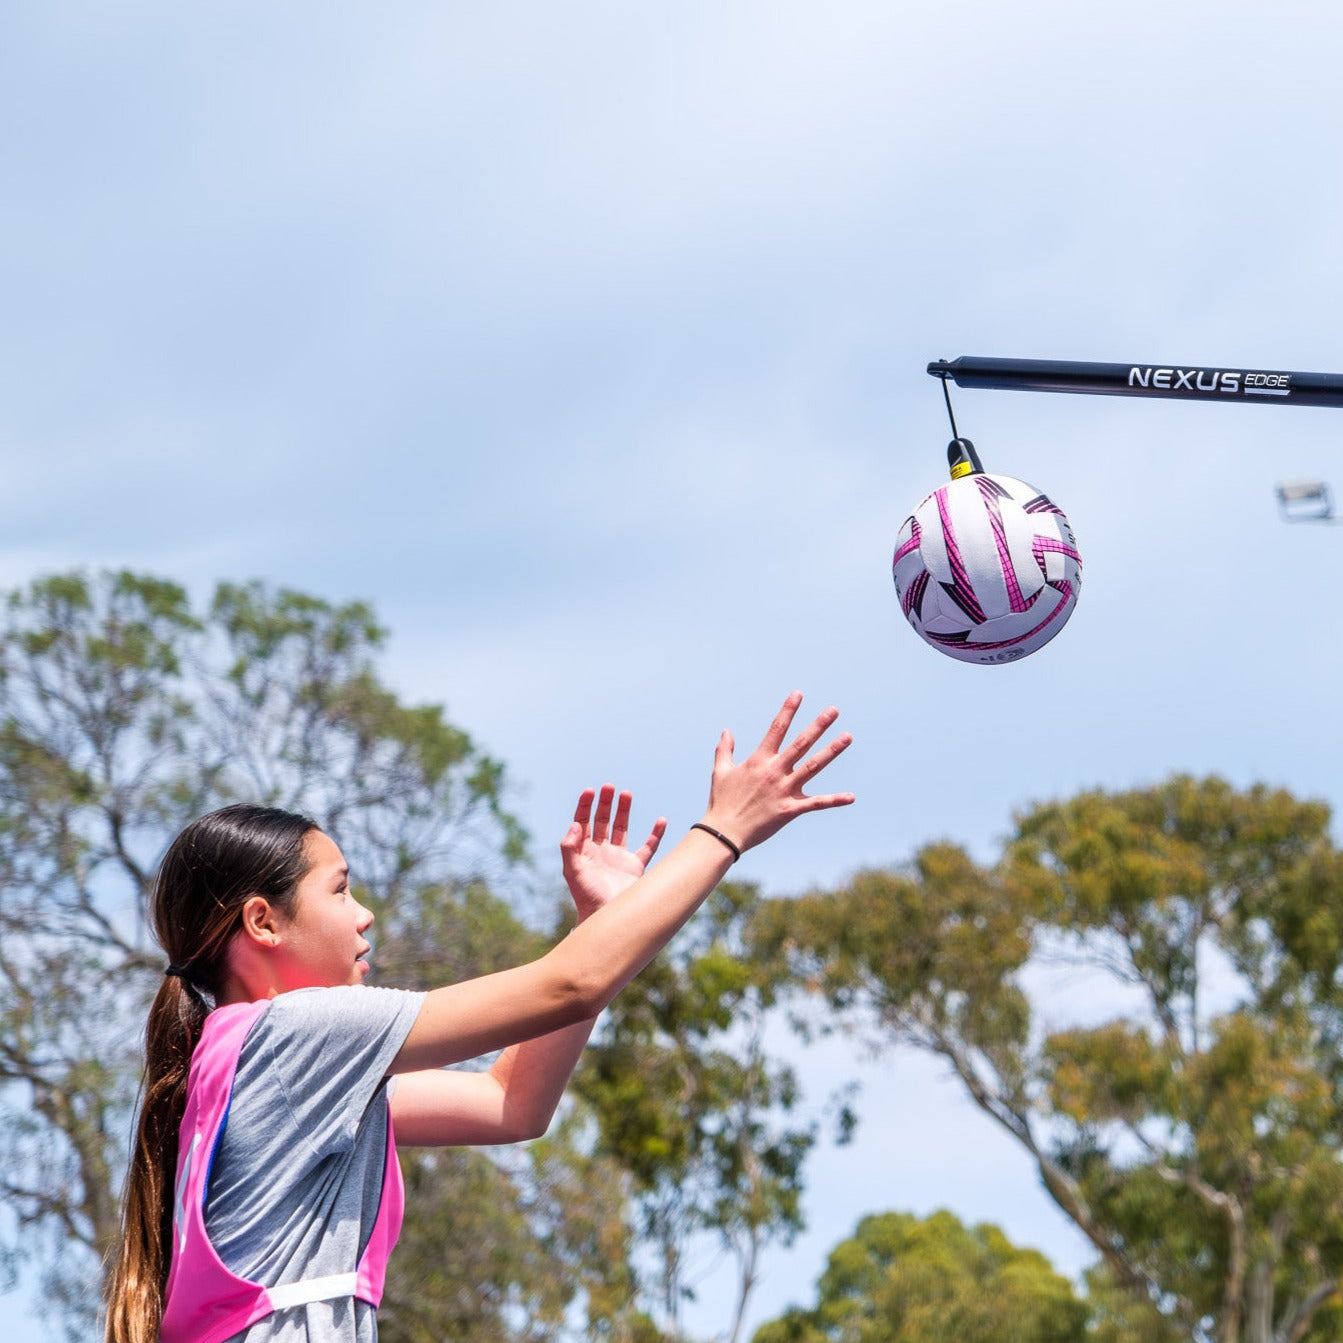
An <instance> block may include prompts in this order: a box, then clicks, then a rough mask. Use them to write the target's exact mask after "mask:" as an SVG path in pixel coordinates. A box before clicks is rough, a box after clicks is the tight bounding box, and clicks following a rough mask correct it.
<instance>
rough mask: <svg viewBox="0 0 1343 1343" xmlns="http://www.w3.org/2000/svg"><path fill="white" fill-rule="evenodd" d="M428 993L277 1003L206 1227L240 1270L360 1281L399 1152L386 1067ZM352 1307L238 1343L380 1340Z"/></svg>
mask: <svg viewBox="0 0 1343 1343" xmlns="http://www.w3.org/2000/svg"><path fill="white" fill-rule="evenodd" d="M423 1001H424V995H423V994H420V993H405V992H402V991H401V990H398V989H374V988H365V987H363V986H360V985H356V986H352V987H349V988H334V989H300V990H296V991H294V992H291V993H283V994H281V995H280V996H279V997H278V998H276V999H274V1001H273V1002H272V1003H271V1004H270V1006H269V1007H268V1008H267V1009H266V1011H265V1012H264V1013H263V1014H262V1015H261V1017H260V1019H259V1020H258V1021H257V1023H256V1025H255V1026H253V1027H252V1030H251V1032H250V1033H249V1035H248V1037H247V1040H246V1041H245V1042H244V1044H243V1048H242V1054H241V1056H240V1057H239V1060H238V1070H237V1074H236V1076H235V1079H234V1084H233V1099H232V1101H231V1102H230V1105H229V1114H228V1120H227V1124H226V1127H225V1129H224V1136H223V1140H222V1141H221V1142H220V1144H219V1150H218V1152H217V1154H216V1156H215V1159H214V1165H213V1168H212V1170H211V1174H210V1185H209V1191H208V1193H207V1195H206V1200H205V1225H206V1229H207V1231H208V1232H209V1235H210V1240H211V1242H212V1243H213V1244H214V1246H215V1248H216V1250H217V1251H218V1252H219V1256H220V1258H221V1259H222V1260H223V1261H224V1263H225V1265H226V1266H227V1267H228V1268H229V1270H230V1271H231V1272H233V1273H236V1274H238V1275H239V1276H240V1277H244V1278H247V1279H249V1280H251V1281H254V1282H264V1283H265V1284H266V1285H267V1286H272V1287H273V1286H279V1285H281V1284H284V1283H290V1282H298V1281H300V1280H301V1279H304V1278H319V1277H326V1276H327V1275H328V1274H333V1273H347V1272H349V1271H350V1270H352V1269H353V1268H354V1267H355V1265H356V1264H357V1263H358V1260H359V1256H360V1254H361V1253H362V1251H363V1248H364V1246H365V1245H366V1244H367V1242H368V1238H369V1236H370V1234H371V1233H372V1230H373V1223H374V1221H375V1220H376V1218H377V1213H378V1206H379V1203H380V1199H381V1194H382V1181H383V1175H384V1170H385V1163H386V1152H387V1087H388V1082H387V1069H388V1068H389V1067H390V1066H391V1063H392V1060H393V1059H394V1058H395V1057H396V1055H397V1052H398V1051H399V1050H400V1048H401V1046H402V1044H403V1043H404V1042H405V1039H406V1036H407V1035H408V1034H409V1033H410V1028H411V1026H412V1025H413V1024H414V1021H415V1018H416V1016H417V1015H418V1013H419V1010H420V1004H421V1003H422V1002H423ZM377 1334H378V1330H377V1321H376V1316H375V1312H374V1310H373V1308H372V1306H369V1305H368V1304H366V1303H365V1302H362V1301H355V1300H353V1299H351V1298H346V1299H344V1300H337V1301H318V1302H314V1303H312V1304H310V1305H306V1306H294V1307H291V1308H289V1309H287V1310H279V1311H276V1312H275V1313H274V1314H273V1315H270V1316H268V1317H267V1318H266V1319H264V1320H261V1321H259V1322H258V1323H257V1324H254V1325H253V1326H252V1327H251V1328H250V1329H245V1330H244V1331H243V1332H242V1333H240V1334H237V1335H235V1336H234V1338H233V1339H230V1340H229V1343H374V1340H376V1338H377Z"/></svg>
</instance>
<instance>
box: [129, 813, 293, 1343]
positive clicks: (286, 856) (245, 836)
mask: <svg viewBox="0 0 1343 1343" xmlns="http://www.w3.org/2000/svg"><path fill="white" fill-rule="evenodd" d="M316 828H317V827H316V826H315V825H314V823H313V822H312V821H310V820H309V819H308V818H307V817H306V816H297V815H295V814H293V813H292V812H287V811H279V810H276V809H275V808H272V807H253V806H246V805H238V806H232V807H224V808H222V809H220V810H219V811H213V812H210V813H209V814H208V815H206V816H202V817H200V818H199V819H198V820H195V821H193V822H192V823H191V824H190V825H189V826H187V828H186V829H185V830H183V831H182V833H181V834H180V835H178V837H177V838H176V839H175V840H174V841H173V842H172V844H171V845H170V846H169V848H168V852H167V853H166V854H165V855H164V858H163V862H162V863H161V864H160V865H159V870H158V873H157V875H156V876H155V878H154V886H153V890H152V891H151V892H150V902H149V903H150V915H151V918H152V921H153V925H154V933H155V936H156V937H157V938H158V941H159V944H160V946H162V947H163V949H164V950H165V951H166V952H167V953H168V955H169V957H170V959H171V961H172V962H174V963H173V964H171V965H170V966H169V968H168V973H167V974H166V975H165V976H164V978H163V983H162V984H160V985H159V990H158V993H157V994H156V995H155V997H154V1003H153V1006H152V1007H151V1008H150V1009H149V1023H148V1025H147V1026H146V1027H145V1077H144V1084H143V1091H142V1098H141V1102H140V1114H139V1118H138V1120H137V1121H136V1131H135V1145H134V1147H133V1148H132V1150H131V1160H130V1167H129V1169H128V1170H127V1173H126V1188H125V1194H124V1199H123V1207H122V1235H121V1248H120V1250H119V1251H118V1253H117V1256H116V1262H115V1263H114V1264H113V1265H112V1266H111V1273H110V1276H109V1281H108V1287H107V1324H106V1329H105V1332H104V1339H105V1343H158V1337H159V1328H160V1325H161V1324H162V1322H163V1298H164V1292H165V1291H166V1289H167V1286H168V1271H169V1269H170V1268H171V1267H172V1228H173V1184H174V1180H175V1178H176V1175H177V1146H178V1130H179V1129H180V1128H181V1125H182V1117H183V1115H185V1113H186V1104H187V1075H188V1073H189V1072H190V1070H191V1056H192V1053H193V1052H194V1051H195V1048H196V1046H197V1045H198V1044H199V1043H200V1038H201V1032H202V1031H203V1030H204V1028H205V1018H206V1016H207V1015H208V1013H209V1010H210V1008H209V1005H208V1004H207V1001H206V998H205V997H204V996H203V995H204V994H209V995H210V996H211V997H212V998H214V999H215V1000H217V999H218V997H219V994H220V991H221V990H222V989H223V987H224V982H225V979H226V975H227V953H228V947H229V944H230V942H231V941H232V938H233V934H234V933H235V932H236V931H237V928H238V923H239V919H240V917H241V913H242V906H243V903H244V902H245V901H246V900H247V898H248V897H249V896H251V895H262V896H265V897H266V898H267V899H268V900H270V901H271V903H272V904H274V905H276V906H278V907H279V908H281V909H283V910H285V911H286V912H288V910H289V909H290V908H291V904H292V901H293V898H294V892H295V890H296V888H297V886H298V883H299V881H300V880H301V879H302V878H303V875H304V873H305V872H306V871H307V867H308V862H307V858H306V855H305V852H304V841H305V839H306V838H307V835H308V833H309V832H310V831H312V830H315V829H316Z"/></svg>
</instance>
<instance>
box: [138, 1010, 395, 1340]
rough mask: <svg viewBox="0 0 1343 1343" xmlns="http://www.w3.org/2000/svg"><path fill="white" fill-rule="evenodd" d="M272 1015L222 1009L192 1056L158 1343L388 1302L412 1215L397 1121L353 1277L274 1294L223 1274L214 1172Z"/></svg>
mask: <svg viewBox="0 0 1343 1343" xmlns="http://www.w3.org/2000/svg"><path fill="white" fill-rule="evenodd" d="M266 1006H267V1004H266V1002H264V1001H263V1002H259V1003H235V1004H233V1005H231V1006H229V1007H220V1008H217V1009H216V1010H215V1011H213V1012H211V1013H210V1015H209V1016H208V1017H206V1019H205V1029H204V1031H203V1032H202V1033H201V1039H200V1043H199V1044H198V1045H197V1046H196V1052H195V1053H194V1054H193V1055H192V1056H191V1071H190V1073H189V1075H188V1077H187V1108H186V1114H185V1115H183V1117H182V1127H181V1129H180V1131H179V1134H178V1150H177V1180H176V1183H175V1185H174V1191H175V1192H174V1198H173V1244H172V1268H171V1270H170V1271H169V1273H168V1290H167V1292H166V1294H165V1297H164V1308H163V1324H162V1326H161V1329H160V1332H159V1340H160V1343H223V1340H224V1339H227V1338H232V1337H233V1335H234V1334H237V1333H241V1332H242V1331H243V1330H244V1329H247V1328H249V1327H250V1326H251V1325H254V1324H255V1323H256V1322H257V1321H258V1320H263V1319H265V1318H266V1316H267V1315H269V1314H271V1313H272V1312H273V1311H277V1310H285V1309H287V1308H288V1307H290V1306H302V1305H307V1304H308V1303H309V1302H311V1301H332V1300H337V1299H339V1298H341V1297H347V1296H348V1297H355V1298H357V1299H358V1300H360V1301H367V1302H368V1303H369V1304H370V1305H372V1306H375V1307H376V1306H377V1305H378V1304H379V1303H380V1302H381V1300H382V1289H383V1284H384V1282H385V1281H386V1278H387V1259H388V1256H389V1255H390V1254H391V1252H392V1246H393V1245H395V1244H396V1238H397V1236H398V1235H399V1234H400V1232H401V1214H402V1211H403V1209H404V1206H405V1186H404V1185H403V1183H402V1180H401V1167H400V1165H399V1164H398V1163H397V1159H396V1143H395V1140H394V1137H393V1134H392V1118H391V1114H390V1113H389V1114H388V1116H387V1163H386V1170H385V1172H384V1174H383V1180H382V1202H381V1203H380V1204H379V1207H378V1216H377V1220H376V1221H375V1222H374V1224H373V1234H372V1236H371V1237H370V1239H369V1242H368V1245H367V1246H366V1247H365V1249H364V1253H363V1254H362V1255H361V1256H360V1258H359V1263H358V1264H357V1265H355V1266H353V1267H352V1268H351V1270H350V1271H349V1272H348V1273H333V1274H330V1275H328V1276H326V1277H321V1278H306V1279H304V1280H302V1281H300V1282H290V1283H284V1284H283V1285H281V1286H276V1287H267V1286H265V1285H264V1284H263V1283H259V1282H248V1281H247V1280H246V1279H245V1278H240V1277H238V1276H237V1275H236V1274H233V1273H231V1272H229V1270H228V1269H227V1268H225V1266H224V1262H223V1260H221V1259H220V1257H219V1255H218V1254H217V1253H216V1252H215V1248H214V1246H213V1245H212V1244H211V1243H210V1238H209V1236H208V1235H206V1232H205V1195H206V1190H207V1187H208V1184H209V1179H210V1167H211V1165H212V1164H213V1162H214V1154H215V1150H216V1148H217V1147H218V1144H219V1138H220V1135H221V1134H222V1132H223V1128H224V1120H225V1119H226V1118H227V1116H228V1107H229V1100H230V1099H231V1097H232V1095H233V1077H234V1074H235V1072H236V1071H237V1067H238V1056H239V1054H241V1052H242V1046H243V1041H244V1040H245V1039H246V1038H247V1033H248V1032H249V1031H250V1030H251V1029H252V1027H253V1025H255V1023H256V1021H257V1018H258V1017H260V1016H261V1014H262V1012H264V1011H265V1010H266Z"/></svg>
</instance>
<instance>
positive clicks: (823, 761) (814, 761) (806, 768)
mask: <svg viewBox="0 0 1343 1343" xmlns="http://www.w3.org/2000/svg"><path fill="white" fill-rule="evenodd" d="M852 745H853V738H852V737H851V736H849V734H848V733H847V732H845V733H842V734H841V735H840V736H838V737H836V738H835V739H834V741H832V742H830V743H829V745H827V746H826V747H824V748H823V749H822V750H819V751H817V752H816V754H815V755H813V756H810V757H809V758H808V759H806V760H804V761H803V762H802V764H800V765H799V766H798V767H797V769H796V771H795V773H797V774H801V775H802V776H803V777H804V778H808V779H809V778H811V777H812V776H813V775H816V774H819V773H820V772H821V771H822V770H823V769H824V768H825V767H826V766H827V765H828V764H830V763H831V761H833V760H834V759H835V758H836V757H837V756H841V755H843V754H844V752H845V751H847V750H848V749H849V747H850V746H852Z"/></svg>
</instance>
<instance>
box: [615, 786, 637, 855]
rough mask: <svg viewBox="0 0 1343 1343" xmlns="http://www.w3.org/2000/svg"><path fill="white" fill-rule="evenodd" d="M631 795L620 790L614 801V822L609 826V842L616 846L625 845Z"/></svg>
mask: <svg viewBox="0 0 1343 1343" xmlns="http://www.w3.org/2000/svg"><path fill="white" fill-rule="evenodd" d="M633 800H634V799H633V797H632V796H631V795H630V794H629V793H625V792H622V793H621V794H620V797H619V799H618V800H617V802H616V819H615V824H614V825H613V826H612V827H611V843H612V844H614V845H616V847H617V848H621V849H623V848H624V847H625V836H626V835H628V834H629V832H630V804H631V802H632V801H633Z"/></svg>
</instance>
